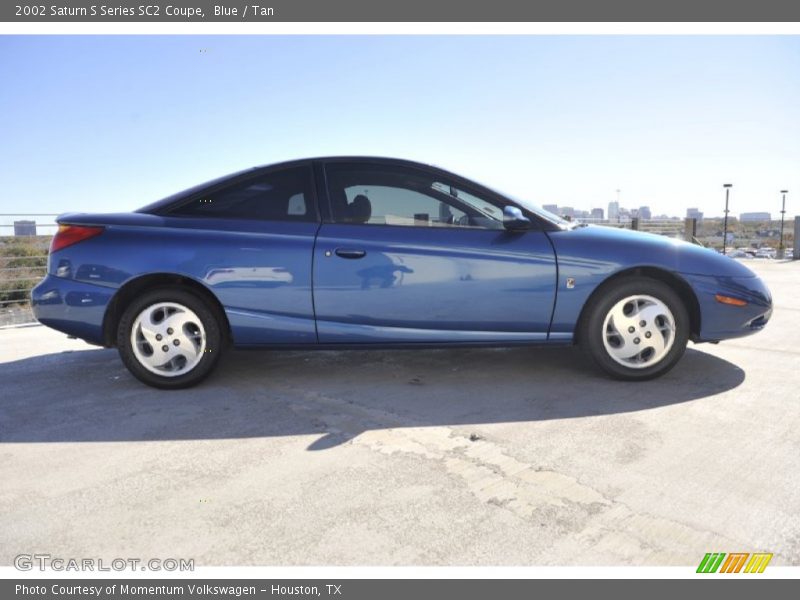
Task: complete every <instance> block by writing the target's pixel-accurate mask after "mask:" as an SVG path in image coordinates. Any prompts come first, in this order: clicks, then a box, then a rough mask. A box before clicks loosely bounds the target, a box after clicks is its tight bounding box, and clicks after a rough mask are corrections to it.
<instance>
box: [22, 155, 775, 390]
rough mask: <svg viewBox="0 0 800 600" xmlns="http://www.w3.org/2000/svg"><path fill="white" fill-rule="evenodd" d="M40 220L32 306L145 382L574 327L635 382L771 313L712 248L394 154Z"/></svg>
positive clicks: (603, 362)
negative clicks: (243, 363) (585, 222)
mask: <svg viewBox="0 0 800 600" xmlns="http://www.w3.org/2000/svg"><path fill="white" fill-rule="evenodd" d="M58 222H59V230H58V233H57V234H56V236H55V237H54V239H53V242H52V247H51V253H50V259H49V265H48V275H47V277H46V278H45V279H44V280H43V281H42V282H41V283H40V284H39V285H38V286H36V288H35V289H34V290H33V293H32V296H33V309H34V312H35V314H36V317H37V318H38V319H39V321H40V322H42V323H43V324H45V325H48V326H49V327H52V328H54V329H58V330H59V331H63V332H66V333H67V334H70V335H73V336H76V337H78V338H82V339H84V340H86V341H87V342H90V343H92V344H100V345H103V346H116V347H117V348H118V349H119V353H120V356H121V357H122V360H123V362H124V363H125V365H126V366H127V368H128V369H129V370H130V371H131V373H133V375H135V376H136V377H137V378H139V379H140V380H142V381H143V382H145V383H148V384H150V385H153V386H156V387H161V388H180V387H186V386H189V385H192V384H195V383H197V382H199V381H200V380H201V379H203V378H204V377H205V376H206V375H208V374H209V373H210V372H211V370H212V369H213V368H214V365H215V364H216V363H217V361H218V360H219V357H220V354H221V352H222V351H223V350H224V349H225V348H226V347H227V346H230V345H233V346H236V347H269V348H308V347H313V348H354V347H357V348H379V347H384V348H385V347H428V346H437V347H443V346H444V347H446V346H466V345H475V346H508V345H520V344H572V343H577V344H580V345H581V346H582V347H583V348H584V349H585V351H586V353H587V354H588V356H589V357H590V358H591V359H592V360H593V362H594V363H595V364H596V365H597V366H599V367H600V368H601V369H602V370H604V371H605V372H607V373H608V374H610V375H612V376H614V377H617V378H620V379H631V380H637V379H649V378H652V377H656V376H658V375H661V374H663V373H665V372H667V371H668V370H669V369H671V368H672V367H673V366H674V365H675V363H677V362H678V360H679V359H680V358H681V356H682V355H683V352H684V350H685V348H686V343H687V340H689V339H692V340H694V341H696V342H701V341H714V342H715V341H718V340H723V339H728V338H735V337H739V336H743V335H747V334H750V333H753V332H754V331H757V330H759V329H761V328H762V327H764V325H765V324H766V322H767V320H768V319H769V317H770V314H771V312H772V299H771V297H770V293H769V291H768V290H767V288H766V286H765V285H764V284H763V283H762V282H761V280H760V279H759V278H758V277H756V276H755V275H754V274H753V273H752V272H751V271H750V270H749V269H747V268H746V267H745V266H743V265H741V264H739V263H738V262H736V261H734V260H731V259H729V258H727V257H725V256H722V255H719V254H717V253H715V252H713V251H712V250H707V249H704V248H701V247H699V246H695V245H691V244H688V243H684V242H677V241H675V240H671V239H667V238H664V237H660V236H656V235H650V234H646V233H638V232H633V231H626V230H619V229H613V228H609V227H593V226H589V227H586V226H576V225H575V224H572V223H568V222H566V221H562V220H561V219H559V218H558V217H556V216H554V215H551V214H549V213H547V212H545V211H542V210H541V209H538V208H536V207H533V206H529V205H528V204H527V203H525V202H522V201H518V200H513V199H511V198H509V197H507V196H504V195H501V194H499V193H497V192H495V191H493V190H491V189H489V188H486V187H484V186H482V185H479V184H477V183H474V182H472V181H469V180H467V179H464V178H463V177H459V176H458V175H454V174H452V173H449V172H447V171H443V170H441V169H438V168H435V167H430V166H427V165H421V164H417V163H412V162H408V161H403V160H395V159H385V158H362V157H338V158H321V159H308V160H298V161H292V162H287V163H282V164H276V165H270V166H266V167H261V168H255V169H250V170H247V171H242V172H240V173H236V174H234V175H230V176H228V177H224V178H221V179H217V180H215V181H211V182H209V183H207V184H204V185H201V186H198V187H195V188H191V189H188V190H186V191H183V192H180V193H178V194H175V195H173V196H170V197H168V198H165V199H164V200H161V201H159V202H155V203H154V204H150V205H148V206H145V207H144V208H141V209H139V210H138V211H136V212H132V213H122V214H65V215H62V216H61V217H59V219H58ZM531 369H532V370H535V369H536V365H535V364H532V365H531ZM520 376H524V374H520Z"/></svg>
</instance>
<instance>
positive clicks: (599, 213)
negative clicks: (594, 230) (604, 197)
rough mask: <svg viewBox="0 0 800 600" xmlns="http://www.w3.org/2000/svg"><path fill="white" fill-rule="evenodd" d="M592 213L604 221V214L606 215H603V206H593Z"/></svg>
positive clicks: (594, 217) (593, 216) (595, 217)
mask: <svg viewBox="0 0 800 600" xmlns="http://www.w3.org/2000/svg"><path fill="white" fill-rule="evenodd" d="M591 215H592V218H593V219H598V220H600V221H602V220H603V216H604V215H603V209H602V208H593V209H592V213H591Z"/></svg>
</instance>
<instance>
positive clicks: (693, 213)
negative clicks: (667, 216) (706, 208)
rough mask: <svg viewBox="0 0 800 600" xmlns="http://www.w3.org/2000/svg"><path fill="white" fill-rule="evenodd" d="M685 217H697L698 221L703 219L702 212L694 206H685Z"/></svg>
mask: <svg viewBox="0 0 800 600" xmlns="http://www.w3.org/2000/svg"><path fill="white" fill-rule="evenodd" d="M686 218H687V219H697V220H698V221H702V220H703V213H702V212H701V211H699V210H698V209H696V208H687V209H686Z"/></svg>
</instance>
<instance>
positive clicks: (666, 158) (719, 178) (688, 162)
mask: <svg viewBox="0 0 800 600" xmlns="http://www.w3.org/2000/svg"><path fill="white" fill-rule="evenodd" d="M323 57H324V60H322V58H323ZM799 66H800V37H797V36H713V35H711V36H705V35H699V36H680V35H678V36H675V35H667V36H635V35H634V36H616V35H608V36H591V35H587V36H568V35H556V36H447V35H431V36H414V35H403V36H346V35H345V36H241V37H235V36H225V35H219V36H160V35H152V36H151V35H148V36H117V37H113V36H111V37H110V36H101V35H100V36H58V35H54V36H6V37H3V38H0V79H1V80H2V81H3V82H4V85H3V86H0V109H2V110H0V138H2V139H3V140H4V141H6V143H5V144H0V179H2V181H3V183H4V186H3V196H2V197H1V199H0V212H4V213H23V212H25V211H32V212H42V213H50V212H53V213H58V212H63V211H87V212H92V211H100V212H106V211H124V210H131V209H135V208H137V207H140V206H143V205H145V204H148V203H150V202H152V201H153V200H156V199H158V198H161V197H164V196H167V195H169V194H172V193H174V192H176V191H178V190H181V189H184V188H186V187H189V186H192V185H194V184H197V183H200V182H203V181H206V180H209V179H212V178H214V177H217V176H220V175H224V174H226V173H231V172H234V171H238V170H240V169H242V168H247V167H250V166H255V165H261V164H268V163H272V162H278V161H283V160H288V159H292V158H298V157H308V156H324V155H331V154H334V155H342V154H355V155H365V154H367V155H381V156H395V157H401V158H408V159H411V160H418V161H420V162H424V163H433V164H437V165H438V166H441V167H444V168H446V169H449V170H452V171H454V172H456V173H459V174H461V175H464V176H466V177H468V178H471V179H475V180H476V181H479V182H482V183H484V184H486V185H488V186H489V187H493V188H495V189H497V190H498V191H501V192H505V193H509V194H511V195H512V196H517V197H524V198H525V199H526V200H528V201H530V202H533V203H536V204H539V205H542V204H558V205H566V206H581V207H584V206H585V207H586V209H590V208H593V207H595V206H600V207H603V208H604V209H606V210H607V206H608V203H609V202H612V201H615V200H617V199H618V200H619V201H620V203H621V205H623V206H625V205H628V206H633V205H635V206H636V207H638V206H640V205H647V206H649V207H650V208H651V210H652V212H653V214H656V215H659V214H674V215H677V216H680V215H682V214H684V212H685V210H686V209H687V208H690V207H696V208H698V209H699V210H700V211H702V212H704V213H705V214H706V215H721V214H722V211H723V209H724V194H723V189H722V184H723V183H729V182H730V183H733V184H734V187H733V188H732V191H731V198H730V209H731V211H734V212H736V213H739V212H752V211H758V210H764V209H765V208H768V209H769V211H770V212H772V213H773V214H777V213H778V211H779V210H780V209H779V205H780V200H781V198H780V194H779V191H780V190H782V189H788V190H790V191H792V190H800V169H798V168H797V165H798V164H800V145H798V144H797V142H796V140H797V139H800V111H798V109H797V98H800V68H798V67H799ZM617 190H620V192H619V193H618V192H617ZM592 203H595V206H590V204H592ZM795 207H798V208H795ZM798 209H800V204H798V203H796V202H795V201H794V196H793V194H791V193H790V194H789V196H788V197H787V211H788V213H790V214H793V213H794V212H800V210H798Z"/></svg>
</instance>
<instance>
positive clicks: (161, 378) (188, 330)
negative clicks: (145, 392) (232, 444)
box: [117, 288, 222, 389]
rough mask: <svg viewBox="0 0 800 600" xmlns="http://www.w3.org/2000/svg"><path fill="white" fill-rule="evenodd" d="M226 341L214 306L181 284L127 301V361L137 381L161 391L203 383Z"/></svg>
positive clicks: (122, 347)
mask: <svg viewBox="0 0 800 600" xmlns="http://www.w3.org/2000/svg"><path fill="white" fill-rule="evenodd" d="M221 342H222V330H221V326H220V320H219V318H218V317H217V315H216V314H215V311H214V310H213V308H212V307H210V306H208V304H207V303H206V302H205V301H204V300H202V299H201V298H199V297H198V296H196V295H195V294H193V293H191V292H189V291H186V290H184V289H179V288H159V289H155V290H152V291H150V292H147V293H146V294H143V295H142V296H141V297H139V298H137V299H136V300H134V301H133V302H131V304H130V305H128V307H127V308H126V309H125V311H124V312H123V314H122V318H121V319H120V321H119V326H118V328H117V348H118V349H119V354H120V357H121V358H122V362H123V363H124V364H125V366H126V367H127V368H128V370H129V371H130V372H131V373H132V374H133V375H134V376H135V377H136V378H137V379H139V380H140V381H143V382H144V383H146V384H148V385H152V386H154V387H157V388H162V389H177V388H185V387H190V386H192V385H195V384H197V383H199V382H200V381H202V380H203V379H204V378H205V377H207V376H208V375H209V374H210V373H211V371H212V370H213V368H214V366H215V365H216V363H217V360H218V359H219V355H220V351H221V348H222V344H221Z"/></svg>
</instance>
